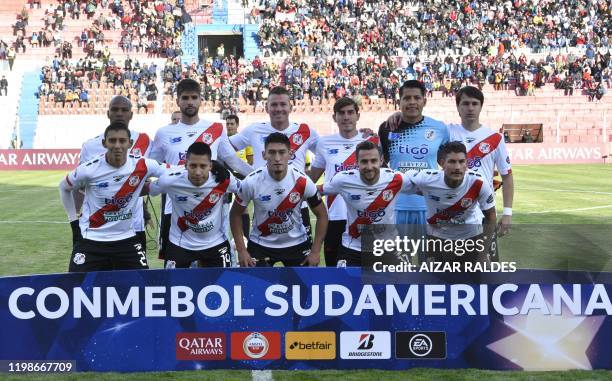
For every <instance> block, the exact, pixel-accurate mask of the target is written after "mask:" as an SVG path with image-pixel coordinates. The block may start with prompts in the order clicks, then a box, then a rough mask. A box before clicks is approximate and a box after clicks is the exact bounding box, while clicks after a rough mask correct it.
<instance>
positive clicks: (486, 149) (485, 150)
mask: <svg viewBox="0 0 612 381" xmlns="http://www.w3.org/2000/svg"><path fill="white" fill-rule="evenodd" d="M478 148H479V149H480V152H482V153H489V152H491V146H490V145H489V143H480V145H479V146H478Z"/></svg>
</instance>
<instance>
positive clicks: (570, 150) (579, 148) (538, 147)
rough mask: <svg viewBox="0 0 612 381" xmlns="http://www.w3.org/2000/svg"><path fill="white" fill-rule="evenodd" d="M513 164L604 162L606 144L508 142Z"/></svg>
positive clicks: (507, 146) (507, 145)
mask: <svg viewBox="0 0 612 381" xmlns="http://www.w3.org/2000/svg"><path fill="white" fill-rule="evenodd" d="M506 149H507V150H508V155H510V160H511V161H512V164H588V163H596V164H600V163H603V158H602V156H604V155H606V145H605V144H592V143H589V144H586V143H585V144H570V143H546V142H544V143H512V144H506Z"/></svg>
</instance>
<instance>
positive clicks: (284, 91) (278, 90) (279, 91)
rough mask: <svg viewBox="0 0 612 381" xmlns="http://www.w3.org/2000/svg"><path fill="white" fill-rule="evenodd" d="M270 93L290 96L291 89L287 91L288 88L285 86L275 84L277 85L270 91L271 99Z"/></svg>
mask: <svg viewBox="0 0 612 381" xmlns="http://www.w3.org/2000/svg"><path fill="white" fill-rule="evenodd" d="M270 95H286V96H289V91H287V89H286V88H284V87H283V86H275V87H273V88H271V89H270V92H269V93H268V99H270Z"/></svg>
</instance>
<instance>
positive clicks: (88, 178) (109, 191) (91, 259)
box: [60, 122, 165, 272]
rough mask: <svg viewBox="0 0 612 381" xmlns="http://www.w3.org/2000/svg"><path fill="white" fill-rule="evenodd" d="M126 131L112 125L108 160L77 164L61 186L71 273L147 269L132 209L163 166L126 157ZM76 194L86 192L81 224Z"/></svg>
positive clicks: (128, 142) (108, 135) (107, 143)
mask: <svg viewBox="0 0 612 381" xmlns="http://www.w3.org/2000/svg"><path fill="white" fill-rule="evenodd" d="M132 143H133V141H132V139H131V137H130V131H129V130H128V127H127V126H126V125H125V124H123V123H120V122H115V123H112V124H111V125H110V126H108V127H107V128H106V130H105V131H104V140H103V144H104V147H105V148H106V149H107V152H106V154H105V156H100V157H98V158H95V159H93V160H90V161H88V162H86V163H83V164H81V165H79V166H78V167H77V168H76V169H75V170H74V171H73V172H71V173H70V174H68V175H67V176H66V177H65V178H64V179H63V180H62V181H61V182H60V197H61V200H62V204H63V205H64V209H65V210H66V213H67V214H68V219H69V221H70V225H71V227H72V229H73V235H74V236H76V243H75V245H74V247H73V252H72V258H71V260H70V265H69V271H70V272H85V271H99V270H126V269H147V268H148V267H149V266H148V264H147V257H146V252H145V250H144V248H143V247H142V244H141V243H139V241H138V239H137V238H136V233H135V231H134V228H133V224H132V218H133V209H134V207H135V205H136V203H137V200H138V196H139V195H140V193H141V191H142V188H143V187H144V186H145V181H146V180H147V179H148V178H149V177H160V176H162V175H163V174H164V173H165V167H164V166H162V165H161V164H159V163H158V162H156V161H155V160H150V159H147V158H135V157H133V156H128V151H129V149H130V147H131V146H132ZM73 189H84V190H85V201H84V202H83V209H82V214H81V217H80V219H77V212H76V207H75V203H74V199H73V198H72V194H71V191H72V190H73Z"/></svg>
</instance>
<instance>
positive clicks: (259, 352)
mask: <svg viewBox="0 0 612 381" xmlns="http://www.w3.org/2000/svg"><path fill="white" fill-rule="evenodd" d="M269 348H270V345H269V344H268V339H266V337H265V336H264V335H262V334H261V333H258V332H253V333H251V334H250V335H248V336H247V337H245V338H244V342H243V343H242V349H243V350H244V353H246V355H247V356H249V357H251V358H254V359H258V358H261V357H264V356H265V355H266V353H268V349H269Z"/></svg>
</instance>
